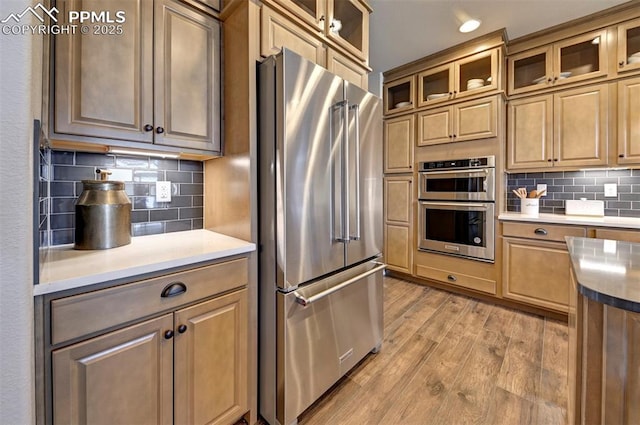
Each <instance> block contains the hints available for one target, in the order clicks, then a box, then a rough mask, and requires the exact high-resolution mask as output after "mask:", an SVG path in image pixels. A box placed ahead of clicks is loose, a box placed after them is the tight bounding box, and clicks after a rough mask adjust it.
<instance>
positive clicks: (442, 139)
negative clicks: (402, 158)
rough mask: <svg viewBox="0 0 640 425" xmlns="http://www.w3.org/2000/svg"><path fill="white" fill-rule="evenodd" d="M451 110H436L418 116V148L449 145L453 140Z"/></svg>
mask: <svg viewBox="0 0 640 425" xmlns="http://www.w3.org/2000/svg"><path fill="white" fill-rule="evenodd" d="M452 119H453V116H452V110H451V108H441V109H435V110H431V111H427V112H422V113H420V114H419V115H418V146H427V145H436V144H440V143H448V142H451V141H452V140H453V133H452V127H453V123H452V122H451V120H452Z"/></svg>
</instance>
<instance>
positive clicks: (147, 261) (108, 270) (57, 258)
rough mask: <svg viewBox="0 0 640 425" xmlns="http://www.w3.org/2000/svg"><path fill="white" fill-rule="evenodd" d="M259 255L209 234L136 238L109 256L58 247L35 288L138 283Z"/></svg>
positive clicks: (39, 292) (244, 244)
mask: <svg viewBox="0 0 640 425" xmlns="http://www.w3.org/2000/svg"><path fill="white" fill-rule="evenodd" d="M255 249H256V246H255V244H254V243H251V242H247V241H243V240H241V239H236V238H232V237H229V236H225V235H221V234H219V233H215V232H212V231H210V230H205V229H201V230H190V231H185V232H174V233H163V234H159V235H150V236H139V237H134V238H131V243H130V244H129V245H125V246H120V247H117V248H111V249H103V250H75V249H73V245H60V246H55V247H51V248H47V249H46V252H45V253H44V254H45V255H44V260H43V262H42V264H41V266H40V283H39V284H38V285H35V286H34V289H33V294H34V296H36V295H43V294H49V293H52V292H57V291H63V290H66V289H73V288H79V287H82V286H88V285H93V284H96V283H102V282H108V281H112V280H116V279H124V278H129V277H134V276H138V275H143V274H147V273H153V272H157V271H161V270H165V269H171V268H175V267H181V266H186V265H189V264H195V263H199V262H203V261H210V260H217V259H220V258H224V257H229V256H231V255H238V254H244V253H248V252H252V251H255Z"/></svg>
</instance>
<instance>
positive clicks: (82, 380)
mask: <svg viewBox="0 0 640 425" xmlns="http://www.w3.org/2000/svg"><path fill="white" fill-rule="evenodd" d="M170 329H173V315H172V314H167V315H164V316H162V317H159V318H157V319H153V320H150V321H148V322H144V323H141V324H138V325H134V326H130V327H128V328H124V329H121V330H119V331H115V332H111V333H108V334H106V335H103V336H100V337H97V338H93V339H90V340H88V341H85V342H81V343H78V344H74V345H71V346H69V347H67V348H63V349H60V350H56V351H54V352H53V354H52V357H53V422H54V424H105V425H109V424H167V425H169V424H172V423H173V399H172V396H173V341H172V340H171V339H166V338H165V332H167V331H168V330H170Z"/></svg>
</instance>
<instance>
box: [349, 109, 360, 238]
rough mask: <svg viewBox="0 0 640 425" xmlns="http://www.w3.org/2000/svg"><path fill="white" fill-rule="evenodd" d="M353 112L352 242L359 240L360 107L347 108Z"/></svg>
mask: <svg viewBox="0 0 640 425" xmlns="http://www.w3.org/2000/svg"><path fill="white" fill-rule="evenodd" d="M349 109H353V110H354V111H355V114H354V117H355V118H354V127H355V135H356V141H355V143H356V150H355V152H356V170H355V171H356V196H355V198H356V202H355V205H356V231H355V234H354V235H353V236H351V235H349V238H350V239H351V240H354V241H358V240H360V105H359V104H357V103H356V104H354V105H351V106H350V107H349Z"/></svg>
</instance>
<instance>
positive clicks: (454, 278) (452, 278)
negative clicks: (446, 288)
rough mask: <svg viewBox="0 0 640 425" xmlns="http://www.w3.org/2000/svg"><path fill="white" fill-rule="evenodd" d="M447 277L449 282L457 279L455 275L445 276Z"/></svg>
mask: <svg viewBox="0 0 640 425" xmlns="http://www.w3.org/2000/svg"><path fill="white" fill-rule="evenodd" d="M447 279H449V280H450V281H451V282H455V281H456V280H458V278H457V277H455V276H454V275H452V274H450V275H449V276H447Z"/></svg>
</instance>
